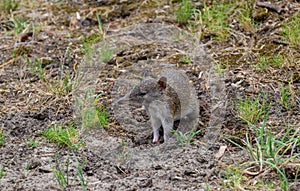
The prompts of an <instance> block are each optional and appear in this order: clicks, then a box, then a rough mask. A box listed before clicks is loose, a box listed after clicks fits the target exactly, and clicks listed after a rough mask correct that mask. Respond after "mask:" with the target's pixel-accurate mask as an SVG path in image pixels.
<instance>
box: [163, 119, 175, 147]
mask: <svg viewBox="0 0 300 191" xmlns="http://www.w3.org/2000/svg"><path fill="white" fill-rule="evenodd" d="M173 125H174V120H173V118H172V117H167V118H165V119H164V120H162V126H163V129H164V142H167V141H168V139H169V138H170V137H171V131H172V130H173Z"/></svg>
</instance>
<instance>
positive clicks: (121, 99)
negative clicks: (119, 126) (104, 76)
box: [114, 94, 130, 105]
mask: <svg viewBox="0 0 300 191" xmlns="http://www.w3.org/2000/svg"><path fill="white" fill-rule="evenodd" d="M129 95H130V94H126V95H125V96H124V97H121V98H120V99H118V100H117V101H116V102H115V103H114V105H116V104H124V103H126V102H128V101H130V98H129Z"/></svg>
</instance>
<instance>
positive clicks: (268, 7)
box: [256, 1, 282, 13]
mask: <svg viewBox="0 0 300 191" xmlns="http://www.w3.org/2000/svg"><path fill="white" fill-rule="evenodd" d="M256 5H257V6H258V7H263V8H267V9H269V10H271V11H276V12H277V13H280V12H281V11H282V8H281V7H278V6H276V5H272V4H270V3H265V2H260V1H258V2H257V3H256Z"/></svg>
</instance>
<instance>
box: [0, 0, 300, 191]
mask: <svg viewBox="0 0 300 191" xmlns="http://www.w3.org/2000/svg"><path fill="white" fill-rule="evenodd" d="M2 2H3V6H1V9H3V10H1V11H2V13H1V14H0V18H1V19H0V20H1V21H0V35H1V38H0V42H1V43H0V130H1V131H0V132H1V134H3V137H4V143H3V144H0V145H1V146H0V170H1V171H0V190H85V189H86V190H288V189H290V190H299V189H300V184H299V181H298V174H299V162H300V161H299V157H298V154H299V148H298V147H299V141H296V145H295V146H293V147H292V148H290V147H288V149H287V150H292V151H291V153H292V154H291V153H286V155H285V157H286V158H288V157H291V156H292V155H293V156H296V157H293V161H289V163H288V164H287V163H285V164H283V165H281V166H280V168H282V169H283V170H282V171H284V173H285V175H286V176H285V177H286V178H287V182H288V183H289V188H284V186H283V184H282V182H283V180H282V177H280V176H278V171H276V168H275V169H274V168H270V167H269V166H265V165H266V164H264V166H259V165H253V163H251V164H252V165H249V166H248V167H249V168H247V167H245V166H247V164H248V162H249V161H251V156H249V155H248V154H247V153H246V152H245V151H244V150H242V149H241V148H239V147H237V146H236V145H234V144H232V141H235V142H237V143H240V142H242V141H241V140H243V139H244V138H245V136H246V135H248V133H249V136H250V137H251V141H254V140H255V137H254V136H255V133H254V132H253V131H252V130H251V129H249V127H248V125H247V123H245V122H244V121H243V120H242V119H241V118H239V117H238V111H237V107H236V106H237V103H238V100H240V99H245V98H246V97H259V98H260V99H265V100H266V102H267V103H268V104H270V105H271V107H269V108H265V109H266V110H267V111H268V112H267V113H268V120H267V122H266V123H267V125H268V128H269V130H270V131H272V132H274V133H275V134H276V133H278V134H281V133H282V132H281V130H282V129H283V126H284V125H285V124H287V123H288V124H289V125H291V126H292V127H293V128H292V129H293V131H291V132H288V133H287V134H293V133H294V132H296V136H295V137H296V138H298V134H299V132H298V131H297V129H298V128H299V127H300V126H299V125H300V123H299V120H300V114H299V113H300V107H299V105H300V81H299V80H300V65H299V64H300V63H299V62H300V53H299V42H300V40H299V34H298V36H297V34H296V37H298V39H297V38H295V39H294V41H293V39H287V37H286V36H285V35H284V27H285V25H286V23H288V22H289V20H290V19H291V18H293V16H295V15H296V16H297V12H298V11H299V5H300V4H299V3H298V1H292V0H291V1H285V2H282V1H270V2H269V4H267V5H266V4H264V3H261V2H254V1H249V2H248V4H247V5H246V8H247V6H248V8H249V9H251V11H250V13H251V16H250V18H251V19H252V21H251V22H253V23H255V24H254V26H255V27H253V26H250V25H249V23H248V22H247V21H244V22H242V20H241V19H240V17H241V15H239V14H238V13H241V14H242V12H243V8H245V7H242V8H241V7H239V6H238V5H236V6H235V7H233V8H232V9H233V10H237V11H232V12H230V14H228V15H226V17H228V20H227V21H230V22H229V23H228V27H227V28H226V30H225V29H224V28H220V30H215V29H212V28H209V27H206V28H205V26H204V25H203V24H201V23H202V22H204V21H203V20H201V19H198V18H196V17H193V16H191V18H189V20H188V21H186V22H179V21H178V7H180V6H181V5H182V4H181V3H180V2H181V1H156V0H153V1H135V0H128V1H49V2H48V1H39V0H37V1H28V2H27V1H26V2H25V1H24V2H23V1H22V2H20V3H19V4H18V6H17V7H16V9H13V10H12V11H11V12H9V11H8V12H5V10H7V9H6V8H5V7H4V5H5V3H6V4H7V2H8V1H2ZM2 2H1V3H2ZM206 3H207V7H206V6H205V5H204V4H203V2H202V1H199V2H198V1H191V5H192V6H193V9H194V10H202V11H204V10H205V9H208V8H210V7H213V6H214V5H215V4H217V3H220V4H221V5H222V4H223V5H224V6H225V5H227V4H229V2H227V1H221V2H219V1H217V2H215V1H207V2H206ZM246 8H245V9H246ZM97 13H98V14H99V18H100V19H101V21H102V27H99V23H98V19H97V16H96V15H97ZM211 13H212V14H213V12H211ZM233 13H234V14H233ZM176 14H177V16H176ZM215 14H216V13H215ZM298 16H299V14H298ZM220 17H221V16H220ZM213 21H214V20H211V21H210V22H213ZM220 25H221V24H220ZM289 25H295V26H298V33H300V31H299V25H300V22H298V23H297V22H295V23H289ZM222 30H224V31H222ZM179 33H180V35H182V34H184V35H183V36H181V37H180V35H179V37H178V36H176V34H179ZM166 34H168V35H166ZM172 35H175V36H176V37H175V36H172ZM170 36H171V37H172V38H170ZM221 36H224V38H220V37H221ZM104 39H105V40H104ZM104 41H105V42H109V43H108V44H109V45H110V46H113V50H114V51H113V52H112V55H111V57H110V58H109V59H108V60H106V59H105V58H103V55H104V53H103V52H104V51H105V50H106V48H107V47H105V45H106V44H103V42H104ZM99 47H100V50H102V53H99V52H96V51H95V49H97V48H99ZM109 48H111V47H108V49H109ZM88 54H91V55H92V57H91V58H89V57H88V56H87V55H88ZM278 55H279V56H281V57H280V58H281V59H282V63H281V64H280V65H276V64H272V63H270V62H275V60H272V61H270V62H263V60H262V57H264V58H267V59H271V58H275V57H276V56H278ZM184 56H187V57H186V58H187V59H188V58H191V60H190V61H189V60H188V61H186V60H184V59H183V57H184ZM276 58H277V57H276ZM32 63H34V64H36V65H35V66H32V65H30V64H32ZM161 63H164V64H166V65H167V66H171V67H175V68H178V69H181V70H183V71H185V72H186V74H187V76H188V77H189V78H190V81H191V82H192V84H193V87H194V88H195V91H196V95H197V97H198V100H199V109H200V112H199V123H198V125H197V130H199V129H201V133H200V134H199V135H197V136H196V137H195V138H194V139H193V140H194V142H195V144H193V145H185V146H184V147H181V146H179V145H178V142H177V141H176V139H175V138H173V139H172V140H171V141H170V142H168V143H161V144H152V143H151V140H152V132H151V128H150V124H149V121H148V116H146V114H145V113H144V111H140V110H136V109H135V108H134V107H132V106H128V107H132V108H131V112H132V116H129V117H128V116H126V115H122V116H123V117H120V116H118V115H117V113H118V112H117V111H121V109H122V108H115V107H114V106H113V105H112V102H113V101H114V100H116V99H117V98H119V97H121V96H122V95H124V91H123V92H122V91H120V90H119V89H118V88H120V87H126V86H127V85H128V83H127V84H126V83H125V82H126V80H124V79H129V78H128V76H130V75H131V77H132V76H133V77H132V78H133V79H135V80H136V79H138V78H137V77H136V76H140V75H141V73H142V72H145V71H146V70H145V68H144V67H146V69H147V67H150V68H151V69H153V68H154V70H155V68H156V66H158V65H160V64H161ZM91 64H92V67H90V66H91ZM81 74H83V79H81V80H82V81H80V82H78V83H79V88H75V87H74V86H75V85H74V83H72V82H74V81H76V80H77V79H78V76H80V75H81ZM119 84H120V85H119ZM124 84H125V85H124ZM77 85H78V84H77ZM282 86H285V87H288V92H289V93H288V95H289V97H288V98H289V101H290V104H289V105H288V106H287V105H285V106H283V104H282V103H283V102H282V91H281V89H280V88H281V87H282ZM77 87H78V86H77ZM82 87H84V88H82ZM87 87H94V88H95V92H93V93H94V94H95V95H100V100H101V101H100V103H98V104H99V105H101V106H102V107H105V108H107V111H108V113H109V123H108V126H107V127H105V128H82V127H81V123H80V120H79V118H80V117H78V110H80V109H81V108H80V107H78V105H76V102H75V100H74V99H75V98H76V96H77V95H78V94H80V93H81V90H82V89H87ZM80 88H81V89H80ZM125 92H126V91H125ZM264 95H265V96H266V98H263V96H264ZM280 100H281V102H280ZM124 116H125V117H124ZM261 122H262V121H259V122H258V124H260V123H261ZM53 124H76V126H77V128H78V129H79V132H80V137H78V139H79V140H80V141H81V142H82V143H83V145H81V146H80V147H79V149H77V150H73V149H70V148H67V147H65V146H62V145H59V144H57V143H54V142H51V141H49V140H47V139H46V138H45V137H43V136H41V133H42V132H44V131H45V130H46V129H47V128H48V127H49V126H51V125H53ZM211 126H216V128H215V129H213V128H210V127H211ZM239 138H240V139H239ZM33 143H39V144H38V145H36V146H33ZM222 146H223V147H222ZM224 146H226V149H225V150H222V148H225V147H224ZM280 152H283V151H280ZM284 153H285V152H284ZM295 153H296V154H295ZM67 164H69V165H67ZM58 165H60V168H61V169H62V171H64V170H66V166H68V170H67V172H65V176H66V174H68V177H69V178H68V179H69V181H68V183H67V184H64V186H62V184H60V182H59V181H58V180H61V179H57V177H56V176H55V170H57V169H59V168H58ZM242 167H245V168H247V171H246V170H244V169H245V168H244V169H243V168H242ZM250 167H251V168H250ZM80 168H82V171H80V172H82V177H83V179H80V175H78V172H79V169H80ZM250 171H251V172H258V173H251V172H250ZM56 172H57V171H56ZM82 180H84V181H82ZM83 184H84V185H83Z"/></svg>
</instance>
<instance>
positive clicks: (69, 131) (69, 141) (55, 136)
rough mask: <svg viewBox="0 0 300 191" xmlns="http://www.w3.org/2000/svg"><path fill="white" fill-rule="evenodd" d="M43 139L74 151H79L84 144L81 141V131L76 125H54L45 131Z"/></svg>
mask: <svg viewBox="0 0 300 191" xmlns="http://www.w3.org/2000/svg"><path fill="white" fill-rule="evenodd" d="M41 135H42V136H43V137H45V138H46V139H48V140H49V141H52V142H55V143H58V144H60V145H64V146H67V147H69V148H72V149H74V150H78V149H79V148H80V146H83V145H84V143H83V142H82V141H80V140H79V131H78V130H77V129H76V127H75V126H74V125H70V124H69V125H65V126H62V125H59V124H58V125H53V126H51V127H49V128H48V129H47V130H45V131H44V132H43V133H42V134H41Z"/></svg>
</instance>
